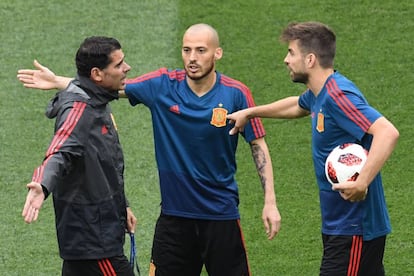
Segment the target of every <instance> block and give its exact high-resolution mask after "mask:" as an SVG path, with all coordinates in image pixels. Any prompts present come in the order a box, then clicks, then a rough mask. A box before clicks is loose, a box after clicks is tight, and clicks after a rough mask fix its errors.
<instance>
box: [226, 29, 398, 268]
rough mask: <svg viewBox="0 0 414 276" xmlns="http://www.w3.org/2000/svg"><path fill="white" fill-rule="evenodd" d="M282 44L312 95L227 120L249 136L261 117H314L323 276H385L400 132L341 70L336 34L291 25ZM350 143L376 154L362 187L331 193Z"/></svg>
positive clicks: (294, 74)
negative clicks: (389, 169) (389, 168)
mask: <svg viewBox="0 0 414 276" xmlns="http://www.w3.org/2000/svg"><path fill="white" fill-rule="evenodd" d="M281 40H282V41H283V42H287V43H288V44H289V46H288V53H287V55H286V58H285V60H284V62H285V64H286V66H287V68H288V69H289V71H290V77H291V79H292V80H293V81H294V82H299V83H304V84H305V85H306V86H307V88H308V89H307V90H306V91H305V92H304V93H303V94H302V95H300V96H292V97H287V98H285V99H281V100H279V101H276V102H273V103H270V104H267V105H263V106H257V107H253V108H248V109H245V110H242V111H239V112H236V113H234V114H230V115H229V116H227V118H228V119H230V120H232V121H233V122H234V124H235V126H234V128H233V129H232V130H231V132H230V133H231V134H234V133H237V132H238V131H241V130H243V127H244V125H245V124H246V122H247V121H248V120H249V119H251V118H255V117H267V118H300V117H304V116H307V115H311V116H310V117H311V125H312V156H313V162H314V167H315V173H316V179H317V182H318V186H319V197H320V206H321V216H322V240H323V246H324V253H323V258H322V263H321V268H320V275H331V276H337V275H363V276H367V275H375V276H380V275H384V266H383V255H384V249H385V239H386V235H387V234H388V233H390V231H391V226H390V222H389V217H388V212H387V207H386V203H385V198H384V191H383V186H382V181H381V175H380V169H381V167H382V166H383V165H384V163H385V161H386V160H387V159H388V158H389V157H390V155H391V153H392V151H393V150H394V147H395V145H396V143H397V140H398V137H399V133H398V130H397V129H396V128H395V127H394V126H393V125H392V123H390V122H389V121H388V120H387V119H386V118H385V117H384V116H382V115H381V114H380V113H379V112H378V111H377V110H375V109H374V108H373V107H371V106H370V105H369V104H368V102H367V101H366V99H365V98H364V96H363V95H362V93H361V92H360V91H359V89H358V88H357V87H356V86H355V85H354V84H353V83H352V82H351V81H350V80H348V79H347V78H345V77H344V76H343V75H341V74H340V73H339V72H337V71H335V70H334V69H333V63H334V57H335V49H336V36H335V34H334V32H333V31H332V30H331V29H330V28H329V27H327V26H326V25H324V24H321V23H318V22H305V23H291V24H289V25H288V27H287V28H286V29H285V30H284V31H283V33H282V35H281ZM343 143H358V144H360V145H362V146H363V147H364V148H366V149H367V150H369V154H368V159H367V161H366V164H365V166H364V167H363V168H362V171H361V172H360V175H359V176H358V178H357V179H356V180H355V181H347V182H344V183H339V184H335V185H334V186H331V184H330V183H329V182H328V180H327V179H326V176H325V169H324V164H325V160H326V158H327V156H328V154H329V153H330V152H331V151H332V149H333V148H335V147H336V146H337V145H340V144H343Z"/></svg>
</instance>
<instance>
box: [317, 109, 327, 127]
mask: <svg viewBox="0 0 414 276" xmlns="http://www.w3.org/2000/svg"><path fill="white" fill-rule="evenodd" d="M316 130H317V131H319V132H323V131H325V116H324V115H323V113H322V110H321V111H319V113H318V121H317V124H316Z"/></svg>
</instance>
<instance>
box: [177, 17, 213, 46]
mask: <svg viewBox="0 0 414 276" xmlns="http://www.w3.org/2000/svg"><path fill="white" fill-rule="evenodd" d="M199 36H204V38H205V39H207V41H206V42H207V43H208V44H210V46H212V47H215V48H217V47H220V41H219V36H218V33H217V31H216V30H215V29H214V28H213V27H211V26H210V25H208V24H205V23H199V24H195V25H192V26H190V27H189V28H188V29H187V31H185V33H184V39H185V38H192V37H199Z"/></svg>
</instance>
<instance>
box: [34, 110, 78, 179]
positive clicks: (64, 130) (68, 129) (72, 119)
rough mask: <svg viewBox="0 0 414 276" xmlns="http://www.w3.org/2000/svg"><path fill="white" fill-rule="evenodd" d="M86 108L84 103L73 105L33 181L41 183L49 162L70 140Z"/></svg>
mask: <svg viewBox="0 0 414 276" xmlns="http://www.w3.org/2000/svg"><path fill="white" fill-rule="evenodd" d="M85 108H86V103H83V102H75V103H74V104H73V108H72V110H71V111H70V113H69V115H68V117H67V118H66V120H65V122H64V123H63V125H62V127H60V128H59V130H58V131H57V132H56V134H55V136H54V137H53V140H52V142H51V144H50V146H49V148H48V150H47V152H46V158H45V160H44V161H43V163H42V165H41V166H40V167H39V168H37V169H36V170H35V172H34V174H33V177H32V181H34V182H38V183H40V182H41V180H42V178H43V171H44V168H45V165H46V164H47V161H49V159H50V158H51V157H52V155H53V154H54V153H55V152H57V151H58V150H59V149H60V147H61V146H62V145H63V143H64V142H65V140H67V139H68V137H69V136H70V134H71V133H72V131H73V129H74V128H75V126H76V124H77V123H78V121H79V118H80V117H81V116H82V114H83V111H84V110H85Z"/></svg>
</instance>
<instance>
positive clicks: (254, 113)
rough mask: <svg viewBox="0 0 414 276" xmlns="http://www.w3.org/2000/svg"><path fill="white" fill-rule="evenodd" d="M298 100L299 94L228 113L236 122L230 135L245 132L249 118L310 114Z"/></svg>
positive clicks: (285, 117)
mask: <svg viewBox="0 0 414 276" xmlns="http://www.w3.org/2000/svg"><path fill="white" fill-rule="evenodd" d="M298 100H299V97H298V96H292V97H287V98H284V99H281V100H278V101H275V102H273V103H270V104H266V105H258V106H255V107H250V108H246V109H243V110H239V111H237V112H234V113H232V114H229V115H227V119H229V120H230V122H231V123H234V127H233V128H232V129H231V130H230V135H233V134H236V133H237V132H243V130H244V126H245V125H246V124H247V122H248V120H249V119H252V118H255V117H261V118H279V119H292V118H300V117H304V116H306V115H308V114H309V112H308V111H307V110H304V109H302V108H301V107H300V106H299V104H298Z"/></svg>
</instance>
